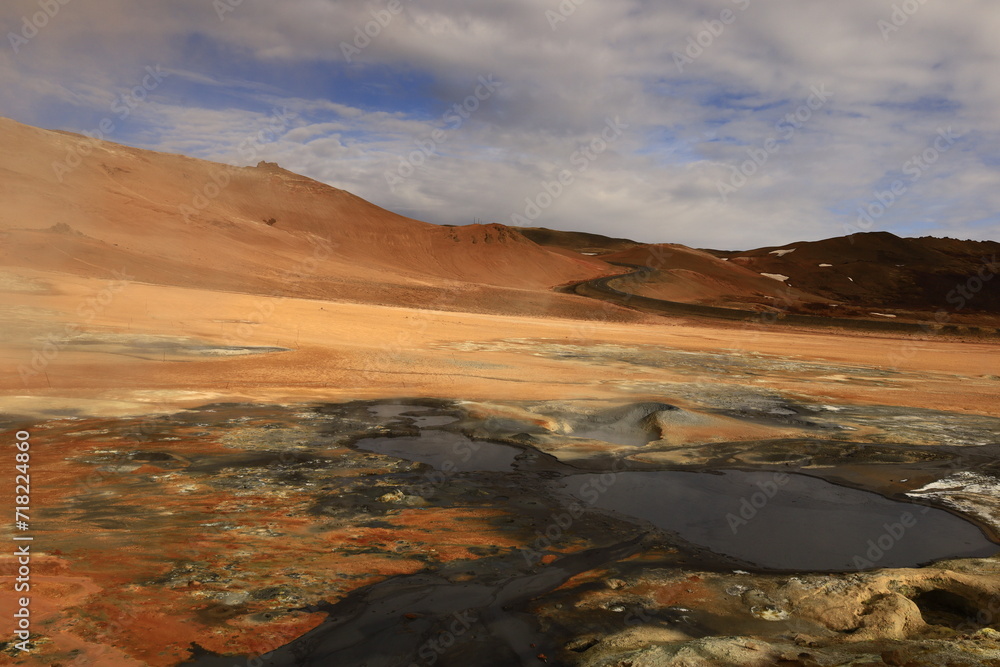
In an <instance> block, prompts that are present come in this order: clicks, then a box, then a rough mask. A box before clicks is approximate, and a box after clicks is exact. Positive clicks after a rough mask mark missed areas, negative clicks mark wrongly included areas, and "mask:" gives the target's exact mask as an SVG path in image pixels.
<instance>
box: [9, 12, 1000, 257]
mask: <svg viewBox="0 0 1000 667" xmlns="http://www.w3.org/2000/svg"><path fill="white" fill-rule="evenodd" d="M0 25H2V31H3V33H4V39H3V43H2V44H0V115H2V116H6V117H9V118H13V119H14V120H17V121H20V122H23V123H28V124H31V125H36V126H40V127H45V128H52V129H61V130H69V131H73V132H90V133H92V134H97V135H99V136H100V137H101V138H104V139H108V140H110V141H115V142H119V143H123V144H128V145H131V146H137V147H141V148H148V149H153V150H158V151H166V152H172V153H183V154H186V155H190V156H194V157H199V158H205V159H209V160H215V161H219V162H226V163H230V164H236V165H251V164H256V163H257V162H258V161H260V160H267V161H271V162H277V163H278V164H280V165H281V166H282V167H285V168H286V169H289V170H291V171H294V172H297V173H300V174H304V175H306V176H309V177H311V178H314V179H316V180H319V181H322V182H324V183H328V184H330V185H332V186H335V187H338V188H342V189H344V190H348V191H350V192H353V193H354V194H357V195H359V196H361V197H364V198H365V199H367V200H369V201H371V202H373V203H376V204H378V205H380V206H383V207H385V208H388V209H390V210H393V211H396V212H399V213H402V214H404V215H408V216H411V217H414V218H418V219H421V220H426V221H429V222H435V223H442V224H469V223H473V222H499V223H504V224H518V225H530V226H542V227H549V228H553V229H567V230H580V231H589V232H596V233H601V234H606V235H609V236H620V237H627V238H632V239H635V240H639V241H647V242H672V243H684V244H687V245H692V246H695V247H704V248H718V249H747V248H754V247H761V246H767V245H780V244H785V243H789V242H793V241H806V240H816V239H821V238H828V237H833V236H841V235H844V234H850V233H855V232H860V231H890V232H893V233H895V234H898V235H900V236H927V235H931V236H950V237H956V238H971V239H993V240H1000V187H998V184H1000V76H997V73H998V72H1000V39H997V36H998V35H1000V4H998V3H997V2H996V0H948V2H945V1H944V0H840V1H838V2H831V1H830V0H674V1H669V0H668V1H654V0H506V1H505V2H478V3H473V2H461V1H459V0H370V1H368V2H347V1H339V0H284V1H283V2H273V1H265V0H171V1H170V2H163V1H162V0H160V1H156V0H5V1H4V3H3V4H2V6H0ZM102 127H103V128H104V130H107V131H102V129H101V128H102Z"/></svg>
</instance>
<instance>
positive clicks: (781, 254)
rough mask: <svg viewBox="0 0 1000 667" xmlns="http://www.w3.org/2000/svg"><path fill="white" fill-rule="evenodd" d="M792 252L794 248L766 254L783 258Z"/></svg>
mask: <svg viewBox="0 0 1000 667" xmlns="http://www.w3.org/2000/svg"><path fill="white" fill-rule="evenodd" d="M792 252H795V248H787V249H785V250H772V251H771V252H769V253H767V254H769V255H777V256H778V257H784V256H785V255H787V254H788V253H792Z"/></svg>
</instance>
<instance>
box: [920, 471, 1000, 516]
mask: <svg viewBox="0 0 1000 667" xmlns="http://www.w3.org/2000/svg"><path fill="white" fill-rule="evenodd" d="M906 495H908V496H910V497H912V498H933V499H935V500H937V501H938V502H940V503H942V504H944V505H947V506H948V507H951V508H952V509H955V510H958V511H959V512H962V513H963V514H967V515H970V516H973V517H976V518H978V519H980V520H982V521H984V522H985V523H987V524H989V525H990V526H991V527H992V528H993V529H994V530H996V529H998V528H1000V498H998V496H1000V479H997V478H996V477H992V476H989V475H983V474H980V473H975V472H969V471H965V470H963V471H961V472H957V473H955V474H953V475H951V476H949V477H945V478H944V479H941V480H938V481H936V482H931V483H930V484H926V485H924V486H922V487H921V488H919V489H914V490H913V491H910V492H909V493H907V494H906Z"/></svg>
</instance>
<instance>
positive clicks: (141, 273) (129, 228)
mask: <svg viewBox="0 0 1000 667" xmlns="http://www.w3.org/2000/svg"><path fill="white" fill-rule="evenodd" d="M0 197H2V200H3V202H4V206H3V207H2V209H0V233H3V234H5V239H4V243H3V244H2V249H0V264H2V265H4V266H7V267H21V268H31V269H40V270H46V271H61V272H68V273H72V274H76V275H83V276H90V277H102V278H103V277H109V276H111V275H112V274H113V273H114V272H115V271H118V272H121V273H125V274H128V275H130V276H132V277H133V278H134V279H135V280H139V281H141V282H149V283H156V284H165V285H177V286H189V287H202V288H209V289H217V290H230V291H240V292H253V293H257V292H259V293H270V294H286V295H296V296H313V297H317V296H319V297H323V298H346V299H358V300H372V301H383V302H385V301H388V302H394V301H398V300H402V301H404V302H406V301H409V302H414V303H417V304H421V305H425V304H426V303H427V301H428V294H430V293H431V292H432V291H433V292H435V293H439V292H440V289H441V288H450V289H452V290H453V291H455V292H456V293H457V292H461V293H462V294H465V295H466V296H468V294H471V293H475V292H482V293H484V294H492V292H493V290H491V289H490V288H494V287H502V288H504V289H514V290H516V291H518V292H519V291H520V290H527V291H530V292H534V293H538V294H540V295H541V294H544V295H545V299H546V300H550V299H562V300H565V298H566V297H565V296H563V295H552V294H551V293H549V292H548V290H549V288H551V287H552V286H554V285H557V284H561V283H565V282H568V281H573V280H581V279H584V278H588V277H593V276H596V275H601V274H603V273H607V272H609V271H611V270H612V269H611V267H608V265H606V264H605V263H603V262H601V261H600V260H598V259H596V258H588V257H583V256H567V255H566V254H564V253H559V252H555V251H553V250H550V249H547V248H543V247H541V246H539V245H537V244H535V243H534V242H532V241H530V240H529V239H527V238H525V237H524V236H523V235H521V234H520V233H518V232H517V231H516V230H514V229H511V228H507V227H503V226H502V225H470V226H467V227H444V226H439V225H433V224H430V223H426V222H420V221H417V220H413V219H410V218H405V217H403V216H400V215H397V214H395V213H392V212H390V211H387V210H385V209H382V208H379V207H378V206H376V205H374V204H371V203H369V202H367V201H365V200H363V199H361V198H359V197H356V196H354V195H352V194H350V193H348V192H345V191H343V190H339V189H337V188H333V187H330V186H328V185H324V184H322V183H319V182H317V181H314V180H312V179H309V178H306V177H304V176H299V175H297V174H293V173H291V172H289V171H286V170H284V169H281V168H280V167H278V166H277V165H274V164H270V163H264V162H262V163H260V164H259V165H257V166H256V167H239V168H238V167H230V166H227V165H221V164H216V163H212V162H207V161H204V160H197V159H193V158H188V157H184V156H180V155H171V154H165V153H157V152H153V151H146V150H140V149H136V148H130V147H127V146H122V145H118V144H113V143H109V142H101V141H94V140H91V139H88V138H86V137H82V136H79V135H74V134H70V133H65V132H56V131H49V130H42V129H38V128H34V127H30V126H26V125H22V124H19V123H16V122H14V121H11V120H7V119H0ZM387 290H389V291H392V290H395V292H394V293H393V295H391V296H387V295H386V294H385V292H386V291H387ZM400 290H402V291H400ZM494 296H495V295H494ZM490 298H492V297H490ZM531 298H532V297H525V299H526V300H527V301H530V300H531ZM439 300H440V299H439ZM487 300H489V298H488V299H487ZM506 300H507V301H509V302H513V301H516V299H515V298H514V297H513V296H508V298H507V299H506ZM401 305H402V304H401Z"/></svg>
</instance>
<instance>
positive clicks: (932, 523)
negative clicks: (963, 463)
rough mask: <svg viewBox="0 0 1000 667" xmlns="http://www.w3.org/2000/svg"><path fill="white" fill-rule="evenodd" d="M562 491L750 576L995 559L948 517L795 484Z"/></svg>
mask: <svg viewBox="0 0 1000 667" xmlns="http://www.w3.org/2000/svg"><path fill="white" fill-rule="evenodd" d="M562 484H564V485H565V486H566V488H567V489H569V490H570V492H571V493H572V494H573V495H574V496H575V497H576V498H579V499H580V500H581V501H582V502H584V503H585V504H587V505H589V506H591V507H596V508H601V509H606V510H611V511H614V512H617V513H620V514H621V515H623V516H625V517H630V518H635V519H641V520H643V521H647V522H649V523H650V524H652V525H654V526H656V527H657V528H659V529H661V530H665V531H669V532H671V533H676V534H677V535H679V536H681V537H682V538H683V539H685V540H687V541H689V542H691V543H693V544H696V545H699V546H703V547H706V548H708V549H711V550H712V551H714V552H716V553H720V554H724V555H727V556H732V557H734V558H738V559H740V560H743V561H746V562H747V563H749V564H751V565H752V566H754V567H755V568H760V569H772V570H796V571H849V570H865V569H871V568H874V567H914V566H918V565H924V564H926V563H929V562H931V561H934V560H938V559H942V558H954V557H982V556H989V555H992V554H994V553H996V552H997V546H996V545H995V544H993V543H992V542H990V541H989V540H987V539H986V537H985V536H984V535H983V533H982V531H981V530H980V529H979V528H977V527H976V526H975V525H973V524H971V523H969V522H968V521H966V520H964V519H962V518H960V517H958V516H956V515H954V514H951V513H949V512H946V511H944V510H940V509H936V508H932V507H927V506H921V505H915V504H913V503H906V502H899V501H894V500H889V499H887V498H884V497H882V496H880V495H878V494H876V493H871V492H868V491H859V490H855V489H849V488H845V487H842V486H837V485H835V484H831V483H829V482H826V481H824V480H821V479H817V478H815V477H809V476H805V475H789V474H785V473H770V472H741V471H735V470H728V471H723V472H715V473H698V472H677V471H661V472H621V473H615V474H604V475H600V474H590V475H579V476H573V477H570V478H568V479H567V480H565V481H564V482H562Z"/></svg>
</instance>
